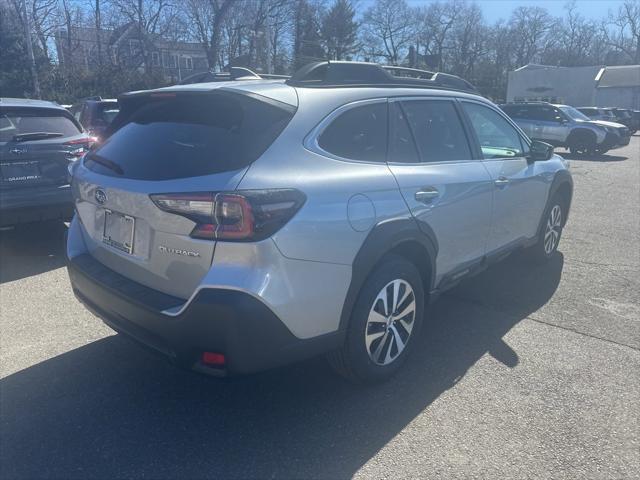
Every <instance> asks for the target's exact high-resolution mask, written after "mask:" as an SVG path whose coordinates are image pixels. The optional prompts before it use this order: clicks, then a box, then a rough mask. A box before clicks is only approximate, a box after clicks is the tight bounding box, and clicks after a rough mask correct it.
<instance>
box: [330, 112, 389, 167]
mask: <svg viewBox="0 0 640 480" xmlns="http://www.w3.org/2000/svg"><path fill="white" fill-rule="evenodd" d="M318 145H319V146H320V148H322V149H323V150H325V151H326V152H329V153H331V154H333V155H336V156H338V157H341V158H345V159H349V160H360V161H364V162H380V163H383V162H385V160H386V154H387V103H386V102H380V103H374V104H370V105H363V106H359V107H353V108H351V109H349V110H347V111H346V112H344V113H342V114H341V115H340V116H338V118H336V119H335V120H333V122H331V124H330V125H329V126H328V127H327V128H326V129H325V130H324V131H323V132H322V134H321V135H320V138H318Z"/></svg>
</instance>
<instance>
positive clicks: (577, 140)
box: [568, 130, 598, 156]
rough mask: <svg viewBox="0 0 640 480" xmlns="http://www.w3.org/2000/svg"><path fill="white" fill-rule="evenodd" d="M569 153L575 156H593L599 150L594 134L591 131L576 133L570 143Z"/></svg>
mask: <svg viewBox="0 0 640 480" xmlns="http://www.w3.org/2000/svg"><path fill="white" fill-rule="evenodd" d="M568 144H569V151H570V152H571V153H572V154H574V155H583V156H588V155H593V154H594V153H595V152H596V149H597V146H598V144H597V140H596V136H595V134H594V133H592V132H590V131H585V130H582V131H576V132H574V133H573V134H572V135H571V137H570V139H569V141H568Z"/></svg>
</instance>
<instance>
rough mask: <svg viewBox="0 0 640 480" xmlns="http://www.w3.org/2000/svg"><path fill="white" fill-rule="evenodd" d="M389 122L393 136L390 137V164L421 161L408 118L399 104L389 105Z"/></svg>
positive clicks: (392, 103)
mask: <svg viewBox="0 0 640 480" xmlns="http://www.w3.org/2000/svg"><path fill="white" fill-rule="evenodd" d="M389 121H390V123H391V134H390V136H389V158H388V160H389V162H392V163H417V162H419V161H420V157H419V156H418V150H416V144H415V141H414V139H413V134H412V133H411V129H410V128H409V124H408V123H407V118H406V116H405V114H404V111H403V110H402V107H401V106H400V103H399V102H391V103H390V104H389Z"/></svg>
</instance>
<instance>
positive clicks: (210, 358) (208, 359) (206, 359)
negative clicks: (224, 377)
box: [202, 352, 225, 367]
mask: <svg viewBox="0 0 640 480" xmlns="http://www.w3.org/2000/svg"><path fill="white" fill-rule="evenodd" d="M202 363H204V364H205V365H209V366H212V367H222V366H224V364H225V358H224V355H223V354H222V353H215V352H203V353H202Z"/></svg>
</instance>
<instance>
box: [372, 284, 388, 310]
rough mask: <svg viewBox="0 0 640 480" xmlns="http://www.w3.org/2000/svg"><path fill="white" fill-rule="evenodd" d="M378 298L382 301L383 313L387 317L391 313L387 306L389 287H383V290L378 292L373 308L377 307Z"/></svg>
mask: <svg viewBox="0 0 640 480" xmlns="http://www.w3.org/2000/svg"><path fill="white" fill-rule="evenodd" d="M378 300H381V301H382V309H383V312H382V315H384V316H385V317H386V316H387V315H389V308H388V307H387V287H385V288H383V289H382V291H381V292H380V293H379V294H378V297H377V298H376V300H375V302H373V308H375V307H376V305H377V304H378Z"/></svg>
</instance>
